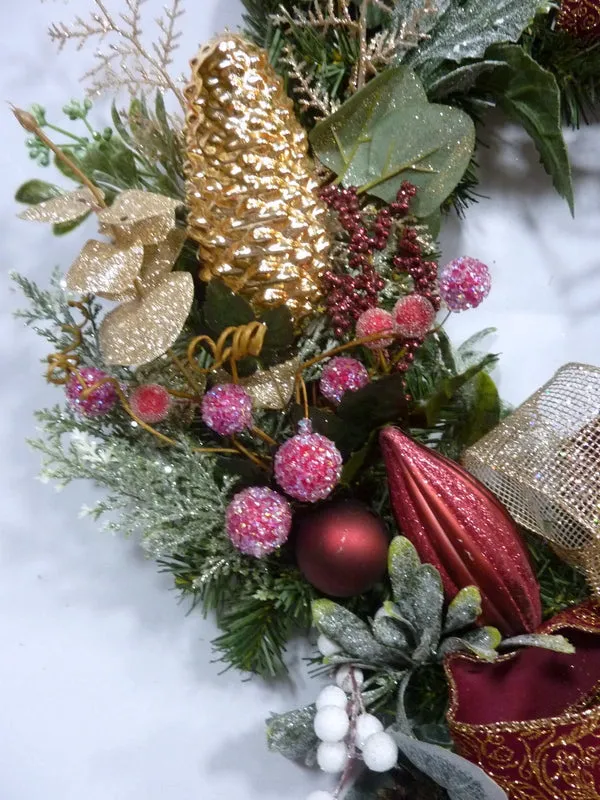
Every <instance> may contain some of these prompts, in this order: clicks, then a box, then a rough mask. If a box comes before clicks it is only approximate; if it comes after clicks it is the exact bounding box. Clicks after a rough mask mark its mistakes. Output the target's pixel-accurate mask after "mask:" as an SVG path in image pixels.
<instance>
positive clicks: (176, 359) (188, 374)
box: [167, 347, 202, 397]
mask: <svg viewBox="0 0 600 800" xmlns="http://www.w3.org/2000/svg"><path fill="white" fill-rule="evenodd" d="M167 353H168V354H169V358H171V359H172V361H173V363H174V364H175V366H176V367H177V369H178V370H179V371H180V372H181V374H182V375H183V377H184V378H185V379H186V381H187V382H188V384H189V385H190V386H191V387H192V389H193V390H194V391H195V392H196V395H197V396H198V397H201V396H202V388H201V386H200V384H199V383H197V381H196V378H195V377H194V374H193V373H192V372H191V371H190V370H188V368H187V365H186V364H184V363H183V361H182V360H181V359H180V358H179V356H178V355H177V353H176V352H175V351H174V350H173V348H172V347H170V348H169V349H168V350H167Z"/></svg>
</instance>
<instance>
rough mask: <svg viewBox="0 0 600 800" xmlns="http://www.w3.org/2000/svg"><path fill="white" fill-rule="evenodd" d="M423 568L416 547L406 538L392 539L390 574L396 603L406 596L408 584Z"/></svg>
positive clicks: (389, 558)
mask: <svg viewBox="0 0 600 800" xmlns="http://www.w3.org/2000/svg"><path fill="white" fill-rule="evenodd" d="M420 566H421V561H420V559H419V555H418V553H417V551H416V548H415V546H414V545H413V543H412V542H411V541H409V540H408V539H406V538H405V537H404V536H396V537H395V538H394V539H392V542H391V544H390V548H389V550H388V573H389V576H390V583H391V584H392V594H393V597H394V600H395V601H396V603H399V601H400V600H401V599H402V598H403V596H404V591H405V587H406V583H407V581H409V580H412V579H413V576H414V575H415V574H416V572H417V570H418V569H419V567H420Z"/></svg>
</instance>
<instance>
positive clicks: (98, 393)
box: [65, 367, 118, 417]
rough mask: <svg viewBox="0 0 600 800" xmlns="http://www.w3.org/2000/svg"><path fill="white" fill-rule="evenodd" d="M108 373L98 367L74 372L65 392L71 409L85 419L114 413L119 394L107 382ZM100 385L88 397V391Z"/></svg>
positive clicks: (81, 368)
mask: <svg viewBox="0 0 600 800" xmlns="http://www.w3.org/2000/svg"><path fill="white" fill-rule="evenodd" d="M105 378H108V375H107V374H106V372H103V371H102V370H101V369H98V368H97V367H80V368H79V369H78V370H77V371H76V372H73V373H72V374H71V375H70V376H69V379H68V381H67V383H66V386H65V392H66V395H67V400H68V402H69V405H70V406H71V408H72V409H73V410H74V411H76V412H77V413H78V414H81V415H82V416H84V417H102V416H103V415H104V414H108V413H109V411H112V409H113V408H114V406H115V404H116V402H117V399H118V397H117V392H116V389H115V387H114V385H113V384H112V383H110V382H109V381H107V382H106V383H101V381H103V380H104V379H105ZM96 384H99V385H98V386H97V388H96V389H93V390H92V391H91V392H90V393H89V394H88V395H87V396H83V397H82V395H83V394H84V392H85V391H86V389H90V388H91V387H93V386H95V385H96Z"/></svg>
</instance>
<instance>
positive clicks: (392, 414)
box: [337, 373, 408, 434]
mask: <svg viewBox="0 0 600 800" xmlns="http://www.w3.org/2000/svg"><path fill="white" fill-rule="evenodd" d="M403 387H404V376H403V375H401V374H400V373H395V374H394V375H387V376H386V377H384V378H380V379H379V380H378V381H373V382H372V383H368V384H367V385H366V386H363V388H362V389H358V390H357V391H356V392H346V394H345V395H344V397H343V398H342V402H341V403H340V404H339V406H338V408H337V416H338V417H340V418H341V419H342V420H344V421H345V422H347V423H350V424H356V425H360V426H361V427H362V428H363V430H364V432H365V434H368V433H369V431H371V430H373V428H376V427H378V426H380V425H383V424H384V423H386V422H397V421H399V420H402V419H404V418H405V417H406V414H407V409H408V406H407V402H406V397H405V395H406V392H405V391H404V388H403Z"/></svg>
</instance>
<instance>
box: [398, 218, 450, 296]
mask: <svg viewBox="0 0 600 800" xmlns="http://www.w3.org/2000/svg"><path fill="white" fill-rule="evenodd" d="M392 263H393V265H394V267H395V269H396V270H397V271H398V272H405V273H407V274H408V275H410V277H411V278H412V279H413V282H414V286H415V292H416V293H417V294H420V295H422V296H423V297H426V298H427V300H429V302H430V303H431V305H432V306H433V307H434V308H435V310H436V311H439V310H440V305H441V301H440V296H439V292H438V283H437V280H438V267H437V264H436V262H435V261H427V260H426V259H425V258H424V257H423V250H422V248H421V245H420V244H419V240H418V234H417V231H416V229H415V228H411V227H406V228H404V230H403V231H402V235H401V237H400V240H399V242H398V252H397V253H396V255H395V256H394V258H393V261H392Z"/></svg>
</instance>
